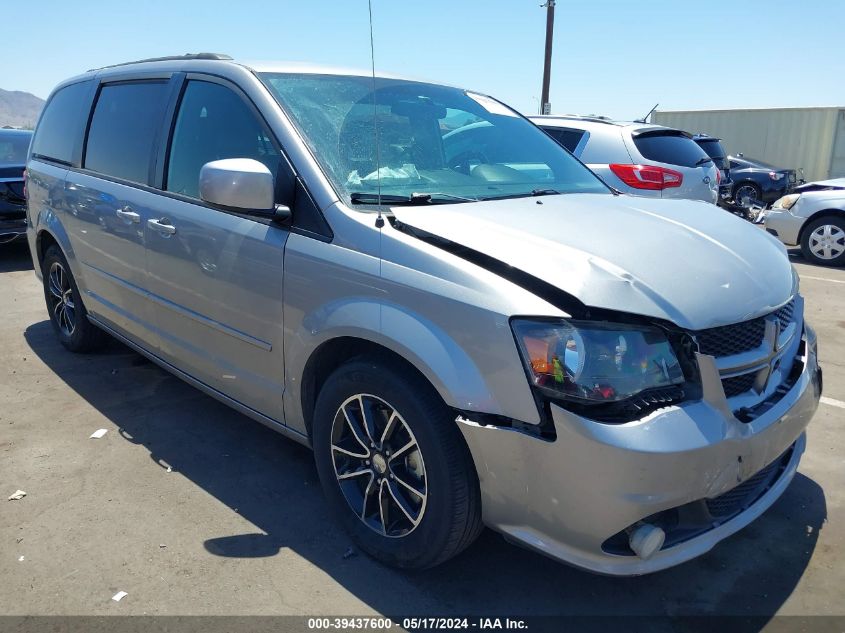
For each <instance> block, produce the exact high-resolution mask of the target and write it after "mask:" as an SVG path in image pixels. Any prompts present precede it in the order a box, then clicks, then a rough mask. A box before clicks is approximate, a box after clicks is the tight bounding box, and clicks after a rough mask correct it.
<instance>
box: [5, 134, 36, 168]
mask: <svg viewBox="0 0 845 633" xmlns="http://www.w3.org/2000/svg"><path fill="white" fill-rule="evenodd" d="M30 140H32V133H30V132H19V131H18V130H13V131H6V132H3V131H0V165H23V164H24V163H25V162H26V150H27V149H29V141H30Z"/></svg>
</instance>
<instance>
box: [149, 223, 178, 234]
mask: <svg viewBox="0 0 845 633" xmlns="http://www.w3.org/2000/svg"><path fill="white" fill-rule="evenodd" d="M147 226H148V227H149V228H151V229H152V230H153V231H158V232H159V233H161V234H162V235H163V236H164V237H169V236H171V235H173V234H174V233H175V232H176V227H175V226H173V225H172V224H170V220H168V219H167V218H161V219H160V220H147Z"/></svg>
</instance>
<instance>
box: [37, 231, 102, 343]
mask: <svg viewBox="0 0 845 633" xmlns="http://www.w3.org/2000/svg"><path fill="white" fill-rule="evenodd" d="M41 271H42V276H43V278H44V299H45V301H46V303H47V310H48V312H49V314H50V323H52V324H53V330H54V331H55V332H56V336H58V338H59V342H61V344H62V345H64V346H65V347H66V348H67V349H69V350H70V351H72V352H89V351H92V350H94V349H97V348H99V347H102V346H103V345H104V344H105V342H106V341H107V340H108V335H107V334H106V333H105V332H103V331H102V330H100V329H99V328H97V327H96V326H95V325H94V324H92V323H91V322H90V321H89V320H88V313H87V312H86V310H85V306H84V305H82V297H81V296H80V294H79V288H77V287H76V281H74V279H73V274H72V273H71V272H70V266H68V263H67V259H65V256H64V254H63V253H62V251H61V250H60V249H59V247H58V246H56V245H53V246H50V247H49V248H48V249H47V252H46V253H45V254H44V259H43V260H42V262H41Z"/></svg>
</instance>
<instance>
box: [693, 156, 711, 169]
mask: <svg viewBox="0 0 845 633" xmlns="http://www.w3.org/2000/svg"><path fill="white" fill-rule="evenodd" d="M712 162H713V159H712V158H710V157H709V156H705V157H704V158H699V159H698V160H697V161H696V163H695V166H696V167H701V166H702V165H704V164H705V163H712Z"/></svg>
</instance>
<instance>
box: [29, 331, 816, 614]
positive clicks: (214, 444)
mask: <svg viewBox="0 0 845 633" xmlns="http://www.w3.org/2000/svg"><path fill="white" fill-rule="evenodd" d="M25 338H26V341H27V342H28V344H29V346H30V347H31V349H32V350H33V352H34V353H35V354H36V355H37V356H38V357H39V358H40V359H41V360H42V361H43V362H44V363H45V364H46V365H47V366H48V367H50V368H51V369H52V370H53V371H54V372H55V373H56V374H57V375H58V376H59V377H60V378H61V379H62V380H63V381H64V382H65V383H66V384H67V385H68V386H69V387H70V388H71V389H73V390H74V391H75V392H76V393H78V394H79V395H80V396H81V397H82V398H84V399H85V400H86V401H87V402H88V403H90V404H91V405H92V406H93V407H95V408H96V409H97V410H98V411H100V412H101V413H102V414H103V415H104V416H106V417H107V418H108V419H109V420H111V422H112V424H114V426H115V427H116V428H117V429H118V430H119V433H120V434H121V435H122V437H123V438H125V439H126V441H128V442H132V443H134V444H136V445H138V446H139V447H143V449H145V450H147V451H149V456H150V459H151V460H152V461H153V462H155V463H156V464H157V465H158V466H159V467H162V468H166V467H167V466H171V467H172V468H173V469H175V470H177V471H178V472H179V473H181V475H183V476H184V477H186V478H187V479H188V480H189V481H191V482H193V484H195V485H196V486H197V487H198V488H200V489H201V490H202V491H204V492H206V493H208V494H210V495H212V496H213V497H215V498H216V499H218V500H219V501H221V502H222V503H223V504H225V505H226V506H228V507H229V508H230V509H231V511H232V512H237V513H238V514H239V515H240V516H242V517H243V518H244V519H246V520H248V521H249V522H251V523H252V524H253V525H254V526H255V528H256V529H255V530H254V531H251V532H250V533H245V534H238V535H228V534H221V535H220V537H218V538H213V539H210V540H207V541H205V543H204V545H205V548H206V550H207V551H208V552H209V553H210V554H211V555H214V556H224V557H233V558H257V557H269V556H274V555H276V554H277V553H278V552H279V550H280V549H282V548H289V549H291V550H293V551H294V552H295V553H296V554H297V555H299V556H302V557H303V558H305V559H306V560H308V561H310V562H311V563H312V564H314V565H316V566H317V567H318V568H319V569H320V570H322V571H323V572H324V573H326V574H328V575H329V576H331V577H332V578H333V579H334V580H335V581H336V582H337V583H340V584H341V585H342V586H343V587H344V588H345V589H347V590H348V591H350V592H351V593H353V594H354V595H355V596H357V597H358V598H359V599H360V600H362V601H363V602H364V603H366V604H367V605H369V606H370V607H371V608H372V609H374V610H375V611H378V612H380V613H382V614H386V615H400V614H405V615H411V614H412V615H414V616H426V615H441V616H442V615H458V614H461V615H482V616H495V615H502V616H505V615H510V616H517V615H535V616H537V615H574V616H590V615H614V616H618V615H643V616H663V615H669V616H686V615H710V614H718V615H740V616H744V617H747V618H754V620H753V621H754V622H755V624H753V625H752V629H756V628H759V627H758V624H756V623H760V626H762V624H765V622H766V621H767V619H768V618H769V617H771V616H772V615H773V614H775V613H776V612H777V611H778V609H779V608H780V607H781V605H782V604H783V603H784V601H785V600H786V599H787V598H788V597H789V596H790V594H791V593H792V591H793V589H794V588H795V586H796V584H797V582H798V581H799V579H800V578H801V576H802V574H803V572H804V570H805V568H806V566H807V564H808V561H809V560H810V558H811V556H812V554H813V550H814V549H815V546H816V541H817V538H818V531H819V529H820V528H821V527H822V524H823V522H824V520H825V518H826V515H827V509H826V503H825V497H824V493H823V491H822V489H821V488H820V487H819V486H818V485H817V484H816V483H815V482H814V481H813V480H811V479H809V478H807V477H806V476H803V475H801V474H799V475H797V476H796V478H795V480H794V481H793V483H792V484H791V486H790V487H789V489H788V490H787V491H786V493H785V494H784V496H783V497H782V498H781V499H780V500H779V501H778V502H777V503H776V504H775V506H774V507H772V508H771V509H770V510H769V511H768V512H767V513H766V514H765V515H764V516H763V517H761V518H760V519H759V520H757V521H756V522H755V523H753V524H752V525H751V526H749V527H748V528H746V529H745V530H743V531H742V532H740V533H739V534H737V535H735V536H733V537H732V538H730V539H728V540H727V541H725V542H723V543H722V544H720V545H719V546H717V547H716V549H715V550H714V551H712V552H710V553H709V554H707V555H705V556H703V557H701V558H699V559H697V560H695V561H692V562H690V563H687V564H685V565H682V566H680V567H677V568H675V569H671V570H667V571H664V572H661V573H657V574H654V575H651V576H649V577H647V578H612V577H604V576H596V575H592V574H589V573H586V572H582V571H579V570H576V569H573V568H570V567H567V566H564V565H561V564H559V563H557V562H554V561H552V560H549V559H546V558H544V557H542V556H539V555H537V554H535V553H532V552H529V551H525V550H522V549H519V548H517V547H515V546H512V545H509V544H507V543H506V542H505V541H504V540H503V539H502V538H501V537H500V536H498V535H497V534H494V533H493V532H491V531H489V530H488V531H485V532H484V534H483V535H482V536H481V538H480V539H479V540H478V541H477V542H476V543H475V544H474V545H473V546H471V547H470V548H469V549H468V550H467V551H465V552H464V553H462V554H461V555H460V556H458V557H456V558H455V559H453V560H451V561H449V562H447V563H446V564H444V565H441V566H440V567H437V568H435V569H431V570H427V571H423V572H413V573H410V572H401V571H397V570H393V569H390V568H387V567H384V566H382V565H380V564H378V563H376V562H374V561H372V560H371V559H369V558H368V557H367V556H365V555H363V554H360V553H358V554H356V555H351V556H350V555H349V553H350V550H349V548H350V546H351V542H350V540H349V539H348V537H347V536H346V535H345V534H344V533H343V531H342V530H341V529H340V528H339V527H338V526H337V525H336V524H335V523H334V521H333V520H332V519H331V517H330V515H329V512H328V509H327V507H326V505H325V503H324V501H323V497H322V493H321V490H320V486H319V482H318V480H317V475H316V469H315V468H314V465H313V461H312V457H311V453H310V452H309V451H308V450H307V449H305V448H303V447H301V446H299V445H297V444H295V443H294V442H292V441H289V440H286V439H285V438H283V437H282V436H280V435H278V434H276V433H274V432H273V431H271V430H270V429H267V428H265V427H263V426H262V425H260V424H258V423H256V422H253V421H252V420H249V419H248V418H246V417H244V416H242V415H240V414H238V413H236V412H234V411H232V410H230V409H229V408H227V407H226V406H224V405H222V404H220V403H218V402H216V401H215V400H213V399H212V398H209V397H207V396H205V395H204V394H202V393H200V392H199V391H197V390H195V389H193V388H192V387H189V386H188V385H187V384H185V383H183V382H181V381H180V380H179V379H177V378H175V377H173V376H171V375H170V374H168V373H166V372H165V371H163V370H161V369H159V368H158V367H157V366H155V365H154V364H152V363H150V362H148V361H147V360H146V359H144V358H143V357H141V356H140V355H138V354H136V353H134V352H132V351H131V350H129V349H128V348H126V347H124V346H123V345H120V344H118V343H112V344H111V345H110V346H109V347H108V348H107V349H106V350H105V351H103V352H102V353H100V354H95V355H81V356H80V355H73V354H69V353H67V352H66V351H65V350H64V349H63V348H62V347H61V346H60V345H59V344H58V343H57V342H56V340H55V337H54V336H53V333H52V329H51V327H50V323H49V321H43V322H40V323H36V324H34V325H32V326H30V327H29V328H27V330H26V332H25ZM599 466H600V465H599ZM573 512H577V509H573ZM353 551H354V550H353ZM745 630H748V628H746V629H745Z"/></svg>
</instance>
